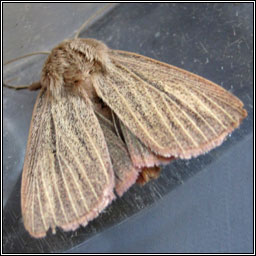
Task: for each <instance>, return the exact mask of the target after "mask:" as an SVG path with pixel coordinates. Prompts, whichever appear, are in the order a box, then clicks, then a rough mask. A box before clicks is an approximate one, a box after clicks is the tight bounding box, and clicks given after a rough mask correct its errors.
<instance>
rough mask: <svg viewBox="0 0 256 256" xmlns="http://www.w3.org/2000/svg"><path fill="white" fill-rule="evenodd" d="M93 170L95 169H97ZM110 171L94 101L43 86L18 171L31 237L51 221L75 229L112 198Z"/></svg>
mask: <svg viewBox="0 0 256 256" xmlns="http://www.w3.org/2000/svg"><path fill="white" fill-rule="evenodd" d="M95 170H97V171H95ZM113 188H114V173H113V169H112V163H111V160H110V156H109V152H108V148H107V145H106V141H105V138H104V135H103V132H102V129H101V127H100V125H99V122H98V119H97V118H96V116H95V113H94V111H93V109H92V104H91V103H90V100H89V98H88V97H87V96H86V93H84V94H83V95H79V94H78V93H77V94H71V93H69V92H68V93H65V89H64V92H62V94H61V96H60V97H59V98H58V99H56V98H54V97H53V96H52V95H51V93H50V91H49V90H47V89H44V88H43V89H41V92H40V94H39V96H38V98H37V102H36V105H35V108H34V111H33V117H32V121H31V128H30V133H29V139H28V145H27V152H26V158H25V163H24V169H23V176H22V188H21V193H22V215H23V219H24V225H25V228H26V229H27V230H28V231H29V233H30V234H31V235H32V236H34V237H42V236H45V234H46V232H47V230H48V229H49V227H51V228H52V230H53V231H55V228H56V227H57V226H58V227H62V228H63V229H64V230H66V231H67V230H75V229H77V228H78V226H79V225H80V224H81V225H87V223H88V221H90V220H92V219H93V218H95V217H96V216H98V214H99V212H101V211H102V210H103V209H104V208H105V207H106V206H107V205H108V204H109V203H110V202H111V201H112V200H113V199H114V198H115V196H114V194H113Z"/></svg>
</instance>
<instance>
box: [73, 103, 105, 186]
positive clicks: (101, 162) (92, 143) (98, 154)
mask: <svg viewBox="0 0 256 256" xmlns="http://www.w3.org/2000/svg"><path fill="white" fill-rule="evenodd" d="M74 109H75V112H76V115H77V117H78V120H79V122H80V123H81V125H82V127H83V129H84V132H85V134H86V136H87V138H88V139H89V141H90V144H91V145H92V147H93V150H94V152H95V153H96V155H97V158H98V159H99V160H100V164H101V166H102V168H103V171H104V175H105V176H106V181H107V183H109V177H108V172H107V170H106V167H105V165H104V163H103V160H102V157H101V154H100V153H99V151H98V149H97V147H95V144H94V142H93V141H92V140H91V136H89V134H88V132H87V130H86V127H85V125H84V123H83V121H82V120H81V118H80V115H79V114H78V111H77V108H76V106H75V105H74Z"/></svg>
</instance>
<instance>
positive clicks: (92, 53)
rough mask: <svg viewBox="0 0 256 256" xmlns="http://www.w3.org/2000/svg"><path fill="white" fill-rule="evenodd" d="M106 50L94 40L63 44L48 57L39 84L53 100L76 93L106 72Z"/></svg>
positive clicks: (107, 62) (75, 40) (69, 41)
mask: <svg viewBox="0 0 256 256" xmlns="http://www.w3.org/2000/svg"><path fill="white" fill-rule="evenodd" d="M108 65H110V60H109V58H108V47H107V46H106V45H105V44H103V43H102V42H100V41H98V40H95V39H81V38H79V39H72V40H65V41H63V42H62V43H60V44H59V45H58V46H56V47H55V48H54V49H53V50H52V51H51V54H50V55H49V56H48V58H47V60H46V62H45V64H44V67H43V70H42V74H41V84H42V85H43V87H46V88H47V89H49V90H50V92H51V94H52V95H53V96H55V97H58V96H59V95H61V93H62V92H64V91H77V90H81V87H83V88H84V89H85V90H86V84H87V83H88V82H89V83H90V80H91V78H92V76H94V75H97V74H98V73H104V72H106V71H107V67H108Z"/></svg>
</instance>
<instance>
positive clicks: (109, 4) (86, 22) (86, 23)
mask: <svg viewBox="0 0 256 256" xmlns="http://www.w3.org/2000/svg"><path fill="white" fill-rule="evenodd" d="M111 5H113V3H108V4H107V5H105V6H104V7H102V8H100V9H99V10H98V11H97V12H96V13H94V14H93V15H92V16H91V17H90V18H89V19H88V20H87V21H85V23H84V24H83V25H82V26H81V27H80V28H79V29H78V31H77V32H76V34H75V36H74V39H76V38H78V37H79V34H80V33H81V32H82V30H83V29H84V28H85V27H86V26H87V25H88V24H89V23H90V22H91V21H92V20H93V19H95V18H96V17H97V16H99V15H100V14H102V13H103V12H104V11H105V10H106V9H108V8H110V6H111Z"/></svg>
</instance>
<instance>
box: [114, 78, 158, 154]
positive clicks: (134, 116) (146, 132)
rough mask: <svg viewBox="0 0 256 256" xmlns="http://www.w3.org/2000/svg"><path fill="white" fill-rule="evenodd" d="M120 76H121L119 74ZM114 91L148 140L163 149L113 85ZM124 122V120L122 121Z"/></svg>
mask: <svg viewBox="0 0 256 256" xmlns="http://www.w3.org/2000/svg"><path fill="white" fill-rule="evenodd" d="M119 75H120V74H119ZM112 86H113V89H114V90H115V91H116V93H117V94H118V95H119V96H120V99H121V100H122V101H123V103H124V104H125V105H126V107H127V109H128V110H129V112H130V114H131V115H132V116H133V118H134V119H135V120H136V121H137V123H138V124H139V126H140V127H141V129H142V130H143V131H144V132H145V134H147V136H148V138H149V139H150V140H151V141H152V142H153V143H154V144H155V145H157V146H158V147H159V148H162V149H163V147H162V146H161V145H159V144H158V143H157V142H156V141H155V140H154V139H153V137H152V136H150V134H149V133H148V131H147V130H146V129H144V127H143V125H142V124H141V122H140V121H139V119H138V118H137V117H136V115H134V114H133V112H132V111H131V109H130V107H129V105H128V103H127V101H126V99H125V98H124V96H123V95H122V94H121V93H119V92H118V90H117V89H116V87H115V86H114V85H113V84H112ZM121 120H122V119H121Z"/></svg>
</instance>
